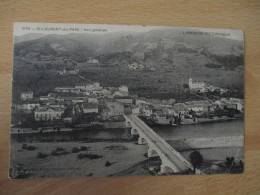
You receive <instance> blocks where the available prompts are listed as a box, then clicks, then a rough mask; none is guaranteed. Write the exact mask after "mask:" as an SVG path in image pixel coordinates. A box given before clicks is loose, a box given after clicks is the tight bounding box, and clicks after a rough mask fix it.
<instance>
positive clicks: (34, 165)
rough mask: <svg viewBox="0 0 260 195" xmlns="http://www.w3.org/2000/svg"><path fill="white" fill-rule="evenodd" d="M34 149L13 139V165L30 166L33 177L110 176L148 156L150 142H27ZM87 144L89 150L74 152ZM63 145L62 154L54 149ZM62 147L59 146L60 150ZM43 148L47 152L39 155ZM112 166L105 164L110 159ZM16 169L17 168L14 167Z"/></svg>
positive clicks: (28, 168) (29, 169)
mask: <svg viewBox="0 0 260 195" xmlns="http://www.w3.org/2000/svg"><path fill="white" fill-rule="evenodd" d="M27 144H28V146H29V145H30V146H33V147H35V149H34V150H26V149H22V145H23V144H18V143H12V146H11V156H10V158H11V167H12V168H13V169H12V170H15V168H16V167H17V166H21V167H22V168H24V169H26V170H27V171H28V172H29V173H30V174H31V177H84V176H93V177H100V176H109V175H112V174H116V173H118V172H121V171H123V170H125V169H127V168H129V167H131V166H134V165H135V164H137V163H140V162H142V161H144V160H146V159H147V158H146V157H145V156H144V154H145V153H146V152H147V149H148V148H147V146H146V145H136V144H135V143H122V142H93V143H84V142H59V143H51V144H50V143H27ZM81 146H83V147H86V148H87V149H86V151H78V152H75V151H74V152H75V153H73V152H72V149H73V148H74V147H77V148H79V149H80V148H81ZM57 148H59V149H60V148H62V149H63V151H62V152H61V153H60V155H55V154H53V153H52V151H53V150H54V151H55V150H57ZM59 149H58V150H59ZM39 152H41V153H42V154H45V156H40V157H39ZM86 153H87V154H92V155H98V156H99V157H98V158H97V159H91V158H84V157H83V158H82V159H80V158H79V157H78V155H79V154H86ZM107 161H109V162H110V164H111V165H110V166H105V164H106V162H107ZM13 172H14V171H13Z"/></svg>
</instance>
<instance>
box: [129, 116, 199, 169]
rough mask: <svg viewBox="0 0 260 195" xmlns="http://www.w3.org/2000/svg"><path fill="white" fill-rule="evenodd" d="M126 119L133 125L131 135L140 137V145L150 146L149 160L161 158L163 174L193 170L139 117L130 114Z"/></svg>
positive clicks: (189, 164)
mask: <svg viewBox="0 0 260 195" xmlns="http://www.w3.org/2000/svg"><path fill="white" fill-rule="evenodd" d="M124 117H125V119H126V124H128V125H129V126H130V125H131V135H139V138H138V144H148V152H147V156H148V157H149V158H150V157H156V156H159V157H160V159H161V161H162V164H161V167H160V173H161V174H163V173H179V172H185V171H187V170H189V169H190V170H193V167H192V165H191V163H190V162H189V161H187V160H186V159H185V158H184V157H183V156H182V155H181V154H180V153H179V152H177V151H176V150H175V149H174V148H173V147H171V146H170V145H169V144H168V143H167V142H166V141H165V140H164V139H162V138H161V137H160V136H159V135H158V134H157V133H155V132H154V131H153V129H151V128H150V127H149V126H148V125H146V124H145V123H144V122H143V121H142V120H141V119H140V118H139V117H138V116H136V115H133V114H128V115H124ZM198 171H199V170H198ZM198 173H199V172H198Z"/></svg>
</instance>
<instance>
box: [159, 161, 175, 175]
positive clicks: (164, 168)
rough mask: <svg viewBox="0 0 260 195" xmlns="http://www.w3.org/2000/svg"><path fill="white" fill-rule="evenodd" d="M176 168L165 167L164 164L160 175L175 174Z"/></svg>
mask: <svg viewBox="0 0 260 195" xmlns="http://www.w3.org/2000/svg"><path fill="white" fill-rule="evenodd" d="M174 170H175V168H173V167H172V166H171V165H165V164H163V163H162V165H161V168H160V173H162V174H163V173H175V172H176V171H174Z"/></svg>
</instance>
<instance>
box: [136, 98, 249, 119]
mask: <svg viewBox="0 0 260 195" xmlns="http://www.w3.org/2000/svg"><path fill="white" fill-rule="evenodd" d="M136 104H137V105H138V108H139V109H140V113H139V114H141V115H143V116H145V117H148V118H150V119H153V121H154V122H155V123H157V124H169V123H170V122H171V121H173V120H174V118H176V117H178V118H179V119H180V120H182V121H184V120H186V119H194V118H195V117H203V115H207V117H209V114H210V113H214V111H215V110H216V109H220V110H224V109H235V110H237V111H239V112H240V113H243V112H244V101H243V100H242V99H239V98H229V99H226V98H221V99H220V100H217V101H208V100H199V101H188V102H185V103H175V104H168V105H166V104H159V105H160V106H158V104H154V103H152V102H148V101H143V100H136ZM204 117H205V116H204Z"/></svg>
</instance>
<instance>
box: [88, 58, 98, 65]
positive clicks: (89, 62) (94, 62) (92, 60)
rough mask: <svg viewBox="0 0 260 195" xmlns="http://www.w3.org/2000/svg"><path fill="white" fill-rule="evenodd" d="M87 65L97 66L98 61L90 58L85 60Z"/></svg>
mask: <svg viewBox="0 0 260 195" xmlns="http://www.w3.org/2000/svg"><path fill="white" fill-rule="evenodd" d="M87 63H88V64H98V63H99V60H98V59H95V58H90V59H88V60H87Z"/></svg>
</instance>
